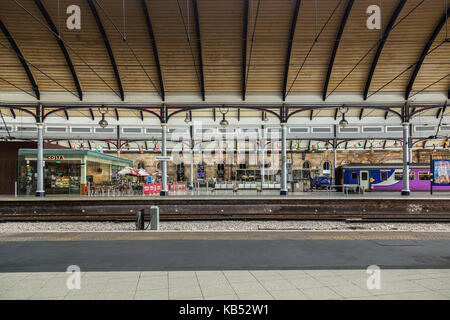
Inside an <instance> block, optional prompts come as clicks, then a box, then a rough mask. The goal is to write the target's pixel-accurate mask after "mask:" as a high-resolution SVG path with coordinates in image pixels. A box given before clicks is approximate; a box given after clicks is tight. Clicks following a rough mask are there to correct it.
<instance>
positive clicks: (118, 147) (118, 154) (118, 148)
mask: <svg viewBox="0 0 450 320" xmlns="http://www.w3.org/2000/svg"><path fill="white" fill-rule="evenodd" d="M116 110H117V109H116ZM120 144H121V141H120V126H119V125H118V126H117V158H120V149H121V148H120Z"/></svg>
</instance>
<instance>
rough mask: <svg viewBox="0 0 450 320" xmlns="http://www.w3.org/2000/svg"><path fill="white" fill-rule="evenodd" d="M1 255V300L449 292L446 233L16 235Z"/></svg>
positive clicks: (0, 244) (438, 295) (2, 241)
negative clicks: (73, 282) (373, 272)
mask: <svg viewBox="0 0 450 320" xmlns="http://www.w3.org/2000/svg"><path fill="white" fill-rule="evenodd" d="M0 257H1V258H0V299H216V300H221V299H226V300H228V299H243V300H260V299H450V233H443V232H439V233H437V232H436V233H433V232H413V233H411V232H218V233H217V232H201V233H197V232H106V233H99V232H88V233H74V232H71V233H63V232H54V233H11V234H2V235H1V237H0ZM71 265H77V266H79V268H80V270H81V274H80V276H81V289H68V287H67V285H66V281H67V279H68V277H69V276H70V274H67V273H66V270H67V268H68V267H69V266H71ZM371 265H376V266H378V267H379V268H380V270H381V271H380V272H381V273H380V276H381V277H380V284H381V288H380V289H369V288H368V287H367V279H368V277H369V276H370V274H368V273H367V272H366V271H367V267H368V266H371Z"/></svg>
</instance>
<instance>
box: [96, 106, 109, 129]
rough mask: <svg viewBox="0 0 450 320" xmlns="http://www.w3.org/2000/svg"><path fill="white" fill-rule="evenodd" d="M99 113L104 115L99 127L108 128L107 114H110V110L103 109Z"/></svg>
mask: <svg viewBox="0 0 450 320" xmlns="http://www.w3.org/2000/svg"><path fill="white" fill-rule="evenodd" d="M98 111H99V112H100V113H101V114H102V119H101V120H100V121H99V122H98V125H99V126H100V127H102V128H106V127H107V126H108V121H106V120H105V114H106V113H107V112H108V108H105V107H101V108H98Z"/></svg>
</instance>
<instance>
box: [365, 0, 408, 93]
mask: <svg viewBox="0 0 450 320" xmlns="http://www.w3.org/2000/svg"><path fill="white" fill-rule="evenodd" d="M407 1H408V0H399V2H398V4H397V7H396V8H395V11H394V13H393V14H392V17H391V20H389V23H388V25H387V27H386V29H385V30H384V34H383V37H382V38H381V39H380V43H379V44H378V48H377V52H376V53H375V56H374V58H373V61H372V65H371V67H370V71H369V75H368V76H367V81H366V86H365V87H364V100H367V96H368V94H369V89H370V84H371V82H372V78H373V74H374V72H375V69H376V67H377V64H378V59H379V58H380V55H381V52H382V51H383V48H384V44H385V43H386V40H387V38H388V37H389V34H390V33H391V31H392V28H393V27H394V23H395V21H396V20H397V18H398V16H399V14H400V12H401V11H402V9H403V7H404V5H405V4H406V2H407Z"/></svg>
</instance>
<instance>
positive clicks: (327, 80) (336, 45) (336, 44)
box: [322, 0, 354, 101]
mask: <svg viewBox="0 0 450 320" xmlns="http://www.w3.org/2000/svg"><path fill="white" fill-rule="evenodd" d="M353 3H354V0H348V2H347V7H346V8H345V12H344V16H343V17H342V21H341V25H340V26H339V31H338V33H337V36H336V41H335V42H334V46H333V51H332V53H331V57H330V62H329V64H328V70H327V76H326V78H325V83H324V85H323V92H322V99H323V101H325V100H326V99H327V92H328V84H329V83H330V77H331V71H333V64H334V60H335V59H336V54H337V51H338V48H339V43H340V42H341V38H342V34H343V33H344V29H345V24H346V23H347V19H348V16H349V15H350V11H351V10H352V6H353Z"/></svg>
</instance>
